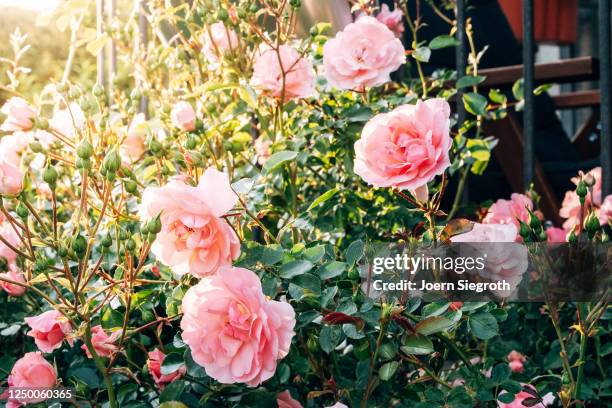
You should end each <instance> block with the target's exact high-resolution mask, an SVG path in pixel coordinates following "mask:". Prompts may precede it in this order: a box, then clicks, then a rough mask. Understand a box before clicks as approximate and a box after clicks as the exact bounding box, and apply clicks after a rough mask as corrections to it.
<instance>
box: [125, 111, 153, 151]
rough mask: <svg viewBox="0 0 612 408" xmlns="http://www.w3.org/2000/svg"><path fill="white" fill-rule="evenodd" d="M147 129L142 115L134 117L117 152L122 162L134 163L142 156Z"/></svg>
mask: <svg viewBox="0 0 612 408" xmlns="http://www.w3.org/2000/svg"><path fill="white" fill-rule="evenodd" d="M147 129H148V124H147V120H146V118H145V115H144V113H139V114H137V115H136V116H134V118H133V119H132V121H131V123H130V125H129V127H128V129H127V132H126V134H125V139H123V143H121V148H120V151H119V152H120V154H121V158H122V159H123V161H124V162H128V163H129V162H135V161H136V160H138V159H139V158H140V157H141V156H142V155H143V154H144V152H145V139H146V137H147Z"/></svg>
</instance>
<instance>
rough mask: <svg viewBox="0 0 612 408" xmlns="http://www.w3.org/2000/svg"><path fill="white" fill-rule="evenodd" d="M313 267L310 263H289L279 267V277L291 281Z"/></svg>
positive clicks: (303, 261)
mask: <svg viewBox="0 0 612 408" xmlns="http://www.w3.org/2000/svg"><path fill="white" fill-rule="evenodd" d="M313 266H314V265H313V264H312V262H310V261H305V260H302V261H291V262H289V263H286V264H284V265H283V266H281V269H280V276H281V278H283V279H291V278H293V277H295V276H299V275H303V274H305V273H306V272H308V271H310V270H311V269H312V267H313Z"/></svg>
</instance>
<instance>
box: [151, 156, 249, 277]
mask: <svg viewBox="0 0 612 408" xmlns="http://www.w3.org/2000/svg"><path fill="white" fill-rule="evenodd" d="M237 201H238V197H237V196H236V193H234V191H233V190H232V188H231V186H230V183H229V178H228V177H227V175H225V174H223V173H221V172H219V171H217V170H216V169H214V168H212V167H211V168H209V169H208V170H206V171H205V172H204V175H203V176H202V177H201V178H200V183H199V184H198V185H197V186H196V187H192V186H190V185H188V184H186V183H185V182H184V181H182V180H177V179H175V180H172V181H170V182H169V183H168V184H166V185H165V186H163V187H149V188H147V189H146V190H145V191H144V193H143V196H142V204H141V206H140V216H141V217H142V218H154V217H157V216H158V215H159V214H160V213H161V223H162V229H161V231H160V233H159V234H157V239H156V240H155V242H154V243H153V246H152V251H153V253H154V254H155V256H156V257H157V258H158V259H159V260H160V261H161V262H163V263H164V264H166V265H168V266H170V267H171V268H172V270H173V271H174V273H176V274H177V275H183V274H185V273H190V274H192V275H195V276H199V277H204V276H206V275H210V274H213V273H215V271H216V270H217V269H219V267H221V266H225V265H230V264H231V262H232V260H234V259H236V258H237V257H238V256H239V255H240V241H239V240H238V237H237V236H236V233H235V232H234V230H232V228H231V227H230V226H229V225H228V223H227V222H226V221H225V220H224V219H223V218H221V217H222V216H223V215H225V214H226V213H227V212H228V211H230V210H231V209H232V207H233V206H234V205H235V204H236V202H237Z"/></svg>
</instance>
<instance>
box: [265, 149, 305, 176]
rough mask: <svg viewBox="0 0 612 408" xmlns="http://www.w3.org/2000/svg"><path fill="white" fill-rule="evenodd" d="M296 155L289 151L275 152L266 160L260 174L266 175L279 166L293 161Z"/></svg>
mask: <svg viewBox="0 0 612 408" xmlns="http://www.w3.org/2000/svg"><path fill="white" fill-rule="evenodd" d="M297 155H298V153H297V152H292V151H289V150H282V151H280V152H276V153H274V154H273V155H272V156H270V157H269V158H268V160H266V163H265V164H264V165H263V169H262V172H263V173H264V174H267V173H269V172H271V171H272V170H274V169H275V168H277V167H279V166H281V165H282V164H283V163H286V162H288V161H291V160H293V159H295V158H296V157H297Z"/></svg>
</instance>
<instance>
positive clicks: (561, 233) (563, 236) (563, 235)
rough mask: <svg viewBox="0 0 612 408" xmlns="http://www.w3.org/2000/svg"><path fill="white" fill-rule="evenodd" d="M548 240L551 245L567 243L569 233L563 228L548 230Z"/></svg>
mask: <svg viewBox="0 0 612 408" xmlns="http://www.w3.org/2000/svg"><path fill="white" fill-rule="evenodd" d="M546 240H547V241H548V242H550V243H562V242H567V232H566V231H565V230H564V229H563V228H555V227H550V228H546Z"/></svg>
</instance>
